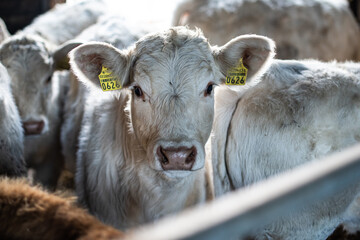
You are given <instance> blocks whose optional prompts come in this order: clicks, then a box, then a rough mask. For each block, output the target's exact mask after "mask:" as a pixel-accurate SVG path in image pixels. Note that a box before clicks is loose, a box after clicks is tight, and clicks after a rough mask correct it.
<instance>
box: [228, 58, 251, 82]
mask: <svg viewBox="0 0 360 240" xmlns="http://www.w3.org/2000/svg"><path fill="white" fill-rule="evenodd" d="M247 71H248V70H247V68H246V67H245V66H244V64H243V59H242V58H240V60H239V64H238V66H237V67H235V68H233V69H231V70H229V71H228V74H227V76H226V82H225V84H226V85H245V83H246V77H247Z"/></svg>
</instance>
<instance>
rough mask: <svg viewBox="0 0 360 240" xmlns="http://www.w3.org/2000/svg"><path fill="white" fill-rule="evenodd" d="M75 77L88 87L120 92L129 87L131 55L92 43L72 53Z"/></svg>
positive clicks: (71, 58)
mask: <svg viewBox="0 0 360 240" xmlns="http://www.w3.org/2000/svg"><path fill="white" fill-rule="evenodd" d="M69 55H70V65H71V68H72V69H73V71H74V73H75V75H76V76H77V77H78V78H79V79H80V80H81V81H82V82H83V83H84V84H85V85H88V86H92V87H96V88H100V89H102V90H103V91H111V90H119V89H121V88H123V87H127V86H128V85H129V82H130V80H129V73H130V67H131V58H130V54H128V53H127V52H126V51H120V50H118V49H117V48H115V47H113V46H111V45H110V44H107V43H99V42H90V43H86V44H83V45H81V46H79V47H77V48H75V49H74V50H72V51H71V52H70V54H69Z"/></svg>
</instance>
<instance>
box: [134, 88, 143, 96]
mask: <svg viewBox="0 0 360 240" xmlns="http://www.w3.org/2000/svg"><path fill="white" fill-rule="evenodd" d="M134 93H135V95H136V96H138V97H141V96H142V95H143V92H142V90H141V88H140V87H138V86H135V87H134Z"/></svg>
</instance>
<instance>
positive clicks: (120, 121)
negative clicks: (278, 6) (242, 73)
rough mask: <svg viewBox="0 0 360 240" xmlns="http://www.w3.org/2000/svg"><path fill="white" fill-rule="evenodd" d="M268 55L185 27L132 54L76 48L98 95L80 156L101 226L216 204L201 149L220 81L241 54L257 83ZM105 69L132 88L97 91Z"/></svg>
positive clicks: (144, 42)
mask: <svg viewBox="0 0 360 240" xmlns="http://www.w3.org/2000/svg"><path fill="white" fill-rule="evenodd" d="M244 54H245V55H244ZM271 54H273V43H272V42H271V41H270V40H268V39H266V38H263V37H258V36H246V37H239V38H237V39H234V40H233V41H232V42H230V43H229V44H227V45H225V46H224V47H222V48H211V47H210V45H209V44H208V43H207V41H206V39H205V38H204V37H203V36H202V34H201V33H200V32H194V31H190V30H188V29H187V28H183V27H180V28H172V29H170V30H167V31H164V32H161V33H155V34H150V35H147V36H146V37H143V38H142V39H140V40H139V41H138V42H137V43H136V44H135V46H132V47H130V48H129V49H127V50H126V51H119V50H117V49H116V48H113V47H111V46H110V45H107V44H100V43H89V44H84V45H82V46H80V47H78V48H76V49H75V50H74V51H72V52H71V54H70V55H71V64H72V68H73V69H74V71H75V73H76V75H77V76H78V77H79V78H80V80H81V81H83V82H84V83H85V84H86V85H87V86H89V87H91V89H93V90H92V93H91V94H90V96H89V97H88V99H87V102H86V104H85V113H84V120H83V125H82V129H81V134H80V145H79V151H78V158H77V174H76V187H77V193H78V196H79V199H80V201H81V202H82V203H83V204H84V205H85V206H86V207H88V208H89V210H90V212H91V213H93V214H95V215H96V216H97V217H99V218H100V219H101V220H103V221H104V222H106V223H108V224H112V225H113V226H116V227H118V228H128V227H132V226H136V225H138V224H141V223H145V222H149V221H154V220H156V219H158V218H159V217H161V216H163V215H167V214H173V213H176V212H178V211H180V210H182V209H184V208H185V207H189V206H192V205H195V204H198V203H201V202H204V201H205V200H206V199H210V198H211V197H212V193H211V175H210V174H209V173H210V172H209V171H208V170H209V169H210V168H209V166H208V164H209V163H205V151H204V145H205V143H206V141H207V140H208V137H209V134H210V131H211V126H212V118H213V103H214V102H213V95H212V89H213V85H214V84H216V83H221V82H223V81H224V75H223V74H222V73H223V72H226V69H228V68H229V67H233V66H234V65H236V64H237V63H238V62H239V58H241V57H242V56H243V57H244V59H245V60H246V61H245V62H246V64H247V65H249V66H251V71H249V77H252V76H253V75H254V74H255V73H256V72H258V71H259V69H261V67H262V65H263V64H264V63H265V62H266V60H267V58H268V56H269V55H271ZM245 56H246V57H245ZM250 56H251V57H250ZM103 66H106V67H107V68H108V69H111V71H112V72H113V75H114V76H116V77H117V78H118V80H117V83H118V84H121V85H122V86H123V87H124V88H126V89H124V90H117V91H113V92H99V91H101V90H100V87H101V85H100V83H99V78H98V75H99V74H100V73H101V72H102V67H103ZM189 69H194V70H195V69H196V71H194V72H192V71H190V70H189ZM189 74H190V75H189ZM128 89H130V90H131V91H129V90H128ZM204 166H205V167H204Z"/></svg>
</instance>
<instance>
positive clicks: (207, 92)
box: [204, 83, 214, 97]
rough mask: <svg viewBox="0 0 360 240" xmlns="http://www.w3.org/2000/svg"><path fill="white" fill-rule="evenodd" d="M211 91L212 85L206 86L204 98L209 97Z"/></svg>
mask: <svg viewBox="0 0 360 240" xmlns="http://www.w3.org/2000/svg"><path fill="white" fill-rule="evenodd" d="M213 89H214V84H213V83H209V84H208V86H207V87H206V90H205V93H204V95H205V97H206V96H209V95H211V92H212V90H213Z"/></svg>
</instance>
